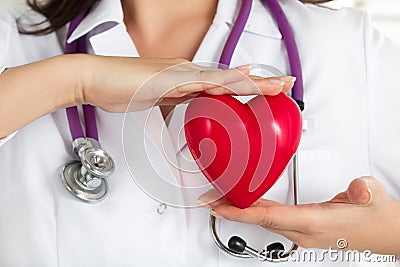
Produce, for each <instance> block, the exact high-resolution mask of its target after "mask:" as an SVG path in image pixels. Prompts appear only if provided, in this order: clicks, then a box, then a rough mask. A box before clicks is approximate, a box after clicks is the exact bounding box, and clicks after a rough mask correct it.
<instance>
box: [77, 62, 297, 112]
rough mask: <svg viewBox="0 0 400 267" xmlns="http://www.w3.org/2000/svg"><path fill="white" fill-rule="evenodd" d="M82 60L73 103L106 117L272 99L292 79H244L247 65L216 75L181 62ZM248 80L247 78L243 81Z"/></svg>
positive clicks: (212, 69) (247, 73)
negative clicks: (189, 104)
mask: <svg viewBox="0 0 400 267" xmlns="http://www.w3.org/2000/svg"><path fill="white" fill-rule="evenodd" d="M79 56H81V57H82V56H83V57H85V58H86V62H87V63H86V64H88V65H87V67H86V71H87V72H88V73H87V74H86V75H85V77H86V78H85V79H84V86H83V87H82V88H83V90H82V91H81V94H80V95H79V96H78V99H79V100H78V102H80V103H85V104H91V105H94V106H98V107H100V108H102V109H104V110H106V111H109V112H125V111H126V110H127V108H128V105H129V103H130V101H131V99H132V97H133V96H134V98H133V101H132V103H131V105H130V106H129V108H130V109H131V110H132V109H133V110H141V109H145V108H148V107H151V106H154V105H175V104H178V103H181V102H183V101H185V100H188V99H190V98H192V97H194V96H196V95H197V94H198V93H200V92H206V93H208V94H214V95H221V94H238V95H250V94H263V95H276V94H278V93H280V92H286V91H288V90H290V89H291V88H292V86H293V84H294V81H295V78H294V77H290V76H289V77H274V78H261V77H257V76H249V73H250V66H242V67H238V68H236V69H229V70H220V69H216V68H209V67H203V66H199V65H196V64H193V63H191V62H189V61H187V60H184V59H160V58H128V57H101V56H90V55H79ZM249 78H250V79H249Z"/></svg>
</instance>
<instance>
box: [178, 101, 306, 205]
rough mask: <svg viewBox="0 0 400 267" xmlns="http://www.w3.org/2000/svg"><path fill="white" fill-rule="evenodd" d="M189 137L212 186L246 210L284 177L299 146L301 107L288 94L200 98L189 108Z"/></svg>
mask: <svg viewBox="0 0 400 267" xmlns="http://www.w3.org/2000/svg"><path fill="white" fill-rule="evenodd" d="M184 129H185V134H186V140H187V144H188V147H189V150H190V152H191V153H192V155H193V157H194V159H195V161H196V163H197V165H198V166H199V168H200V169H201V171H202V172H203V173H204V175H205V176H206V178H207V179H208V180H209V182H210V183H212V184H213V186H214V187H215V188H216V189H217V190H218V191H219V192H221V193H222V194H223V195H225V197H226V198H227V199H228V200H229V201H230V202H232V204H234V205H235V206H237V207H240V208H246V207H248V206H250V205H251V204H252V203H254V202H255V201H256V200H258V199H259V198H260V197H262V195H264V194H265V192H267V191H268V190H269V189H270V188H271V187H272V186H273V185H274V183H275V182H276V181H277V180H278V178H279V177H280V176H281V175H282V173H283V171H284V170H285V168H286V166H287V165H288V163H289V162H290V160H291V158H292V157H293V155H294V153H295V152H296V150H297V147H298V145H299V142H300V137H301V130H302V120H301V113H300V110H299V108H298V106H297V104H296V103H295V102H294V101H293V100H292V99H291V98H290V97H288V96H286V95H285V94H279V95H277V96H257V97H255V98H253V99H252V100H250V101H249V102H247V103H245V104H242V103H241V102H239V101H238V100H236V99H235V98H233V97H231V96H228V95H222V96H213V95H208V94H201V95H199V96H198V97H196V98H194V99H193V100H192V101H191V102H190V103H189V105H188V107H187V110H186V114H185V126H184Z"/></svg>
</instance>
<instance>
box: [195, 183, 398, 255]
mask: <svg viewBox="0 0 400 267" xmlns="http://www.w3.org/2000/svg"><path fill="white" fill-rule="evenodd" d="M214 199H218V200H217V201H212V200H214ZM210 201H212V202H210ZM199 202H200V203H203V204H204V203H208V204H209V206H210V207H211V208H212V214H213V215H214V216H216V217H218V218H222V219H227V220H232V221H238V222H243V223H249V224H255V225H260V226H261V227H263V228H265V229H266V230H268V231H272V232H275V233H278V234H281V235H283V236H285V237H287V238H288V239H290V240H292V241H293V242H295V243H296V244H298V245H299V246H302V247H305V248H333V249H338V247H337V244H336V242H337V240H338V239H342V238H344V239H345V240H346V241H347V244H348V246H347V247H346V249H350V250H358V251H365V250H370V251H372V252H374V253H378V254H388V255H395V256H396V257H400V242H399V238H400V203H399V202H398V201H396V200H395V199H393V198H392V197H390V196H389V195H388V193H387V192H386V190H385V188H384V186H383V185H382V184H381V183H379V182H378V181H377V180H376V179H374V178H372V177H361V178H357V179H355V180H353V181H352V182H351V183H350V185H349V186H348V188H347V190H346V191H344V192H341V193H339V194H337V195H336V196H334V197H333V198H332V199H331V200H329V201H326V202H322V203H314V204H302V205H298V206H288V205H282V204H280V203H278V202H275V201H271V200H266V199H260V200H259V201H257V202H255V203H254V204H253V205H252V206H250V207H248V208H246V209H239V208H236V207H235V206H233V205H232V204H231V203H229V201H228V200H226V199H225V198H223V197H221V195H220V194H219V193H218V192H217V191H215V190H212V191H209V192H207V193H206V194H204V195H202V196H201V197H200V198H199Z"/></svg>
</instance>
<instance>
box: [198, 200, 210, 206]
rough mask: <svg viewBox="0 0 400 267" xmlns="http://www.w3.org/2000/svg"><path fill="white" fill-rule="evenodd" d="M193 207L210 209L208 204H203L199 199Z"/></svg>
mask: <svg viewBox="0 0 400 267" xmlns="http://www.w3.org/2000/svg"><path fill="white" fill-rule="evenodd" d="M195 206H197V207H202V208H209V207H211V206H210V204H208V203H207V202H204V201H203V200H201V199H198V200H197V201H196V204H195Z"/></svg>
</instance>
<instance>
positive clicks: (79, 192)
mask: <svg viewBox="0 0 400 267" xmlns="http://www.w3.org/2000/svg"><path fill="white" fill-rule="evenodd" d="M79 141H80V142H74V151H76V152H77V154H78V155H79V158H80V161H79V160H74V161H70V162H67V163H66V164H65V165H64V167H63V168H62V170H61V180H62V182H63V184H64V186H65V187H66V189H67V190H68V191H69V192H70V193H71V194H72V195H73V196H75V197H77V198H78V199H80V200H83V201H85V202H89V203H93V202H98V201H101V200H103V199H105V197H106V196H107V192H108V184H107V180H106V178H107V177H108V176H110V175H111V173H112V171H113V169H114V161H113V160H112V158H111V156H110V155H109V154H108V153H107V152H105V151H104V150H102V149H100V148H97V147H93V146H92V142H93V141H92V140H90V141H88V140H85V141H82V140H79Z"/></svg>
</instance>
